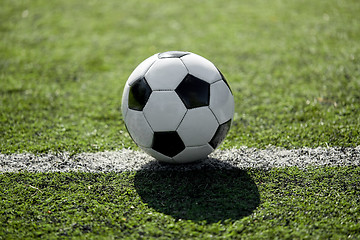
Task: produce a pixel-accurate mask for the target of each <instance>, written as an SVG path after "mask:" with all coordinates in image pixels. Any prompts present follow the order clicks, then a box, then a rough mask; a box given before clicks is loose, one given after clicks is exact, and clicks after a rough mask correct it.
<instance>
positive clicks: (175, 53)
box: [158, 51, 190, 58]
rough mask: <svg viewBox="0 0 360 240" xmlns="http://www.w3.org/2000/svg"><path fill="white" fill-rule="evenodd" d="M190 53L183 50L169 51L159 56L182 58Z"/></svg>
mask: <svg viewBox="0 0 360 240" xmlns="http://www.w3.org/2000/svg"><path fill="white" fill-rule="evenodd" d="M188 54H190V53H189V52H182V51H168V52H163V53H159V55H158V58H181V57H183V56H185V55H188Z"/></svg>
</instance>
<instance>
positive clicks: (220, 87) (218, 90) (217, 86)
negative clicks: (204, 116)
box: [209, 80, 234, 124]
mask: <svg viewBox="0 0 360 240" xmlns="http://www.w3.org/2000/svg"><path fill="white" fill-rule="evenodd" d="M209 107H210V109H211V110H212V111H213V113H214V114H215V117H216V118H217V120H218V121H219V123H220V124H222V123H224V122H226V121H228V120H229V119H232V118H233V116H234V97H233V95H232V94H231V91H230V88H229V87H228V85H227V84H226V83H225V82H224V81H223V80H221V81H218V82H215V83H213V84H211V85H210V104H209Z"/></svg>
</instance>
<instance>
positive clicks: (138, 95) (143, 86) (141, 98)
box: [129, 77, 152, 111]
mask: <svg viewBox="0 0 360 240" xmlns="http://www.w3.org/2000/svg"><path fill="white" fill-rule="evenodd" d="M151 92H152V91H151V88H150V86H149V84H148V83H147V82H146V79H145V78H144V77H143V78H140V79H138V80H136V81H135V82H134V83H133V84H132V86H131V87H130V91H129V108H130V109H133V110H138V111H141V110H143V108H144V107H145V104H146V102H147V100H148V99H149V97H150V94H151Z"/></svg>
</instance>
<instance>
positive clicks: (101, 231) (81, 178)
mask: <svg viewBox="0 0 360 240" xmlns="http://www.w3.org/2000/svg"><path fill="white" fill-rule="evenodd" d="M359 176H360V168H359V167H340V168H339V167H323V168H309V169H306V170H299V169H297V168H288V169H273V170H269V171H264V170H255V169H250V170H248V171H243V170H219V171H213V170H212V171H194V172H186V173H180V172H166V171H164V172H148V171H147V172H146V171H139V172H136V173H135V172H131V173H129V172H125V173H106V174H105V173H99V174H93V173H38V174H30V173H20V174H15V173H5V174H2V175H0V190H1V191H0V202H1V205H0V229H1V231H0V239H34V238H40V237H44V238H46V239H52V238H69V237H71V238H73V239H89V238H91V239H124V238H129V239H142V238H143V239H150V238H154V239H155V238H156V239H194V238H197V239H200V238H201V239H240V238H243V239H329V238H332V239H345V238H352V239H356V238H357V239H359V237H360V223H359V221H358V220H359V217H360V215H359V213H360V211H359V210H360V209H359V205H360V204H359V203H360V187H359ZM209 179H211V181H209ZM184 183H186V185H185V184H184ZM178 187H180V188H178ZM216 193H221V194H216ZM194 209H196V210H194Z"/></svg>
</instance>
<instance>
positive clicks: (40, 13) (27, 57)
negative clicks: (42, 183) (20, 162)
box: [0, 0, 360, 153]
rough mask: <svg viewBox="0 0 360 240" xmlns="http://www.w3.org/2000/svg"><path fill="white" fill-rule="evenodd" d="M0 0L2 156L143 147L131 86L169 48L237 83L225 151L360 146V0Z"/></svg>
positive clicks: (235, 84)
mask: <svg viewBox="0 0 360 240" xmlns="http://www.w3.org/2000/svg"><path fill="white" fill-rule="evenodd" d="M0 2H1V8H0V36H1V37H0V103H1V105H0V152H2V153H12V152H24V151H30V152H49V151H70V152H82V151H101V150H115V149H120V148H127V147H130V148H135V149H136V146H135V145H134V143H132V141H131V139H130V137H129V135H128V134H127V133H126V130H125V126H124V123H123V120H122V117H121V114H120V106H121V94H122V88H123V86H124V83H125V81H126V80H127V77H128V76H129V75H130V73H131V72H132V70H133V69H134V68H135V67H136V66H137V65H138V64H139V63H140V62H141V61H142V60H144V59H145V58H147V57H148V56H150V55H152V54H154V53H156V52H162V51H168V50H184V51H191V52H194V53H197V54H199V55H202V56H204V57H206V58H208V59H209V60H210V61H212V62H214V64H215V65H216V66H217V67H219V68H220V69H221V71H222V72H223V73H224V75H225V77H226V78H227V80H228V82H229V83H230V85H231V87H232V90H233V93H234V96H235V101H236V107H235V112H236V113H235V118H234V122H233V127H232V129H231V131H230V132H229V136H228V138H227V139H226V140H225V142H224V144H223V145H222V147H223V148H230V147H238V146H242V145H246V146H249V147H258V148H265V147H267V146H268V145H275V146H279V147H285V148H298V147H303V146H308V147H317V146H340V147H349V146H358V145H359V143H360V137H359V136H360V132H359V131H360V130H359V123H360V112H359V107H360V91H359V90H360V59H359V56H360V41H359V40H360V30H359V29H360V17H359V14H358V13H359V10H360V2H359V1H356V0H352V1H351V0H348V1H345V0H343V1H341V0H331V1H325V0H324V1H309V0H299V1H295V0H291V1H284V0H276V1H265V0H255V1H252V0H251V1H250V0H246V1H226V2H224V1H190V0H185V1H178V2H171V3H170V2H168V1H155V0H153V1H135V0H134V1H96V0H91V1H86V2H84V1H79V0H72V1H70V0H63V1H43V0H1V1H0Z"/></svg>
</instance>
